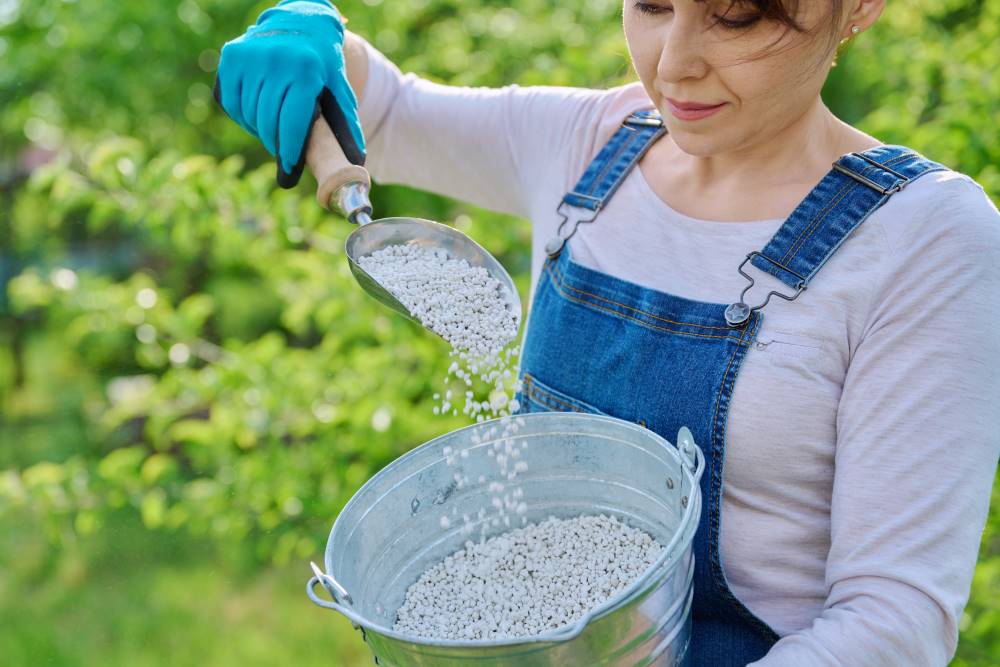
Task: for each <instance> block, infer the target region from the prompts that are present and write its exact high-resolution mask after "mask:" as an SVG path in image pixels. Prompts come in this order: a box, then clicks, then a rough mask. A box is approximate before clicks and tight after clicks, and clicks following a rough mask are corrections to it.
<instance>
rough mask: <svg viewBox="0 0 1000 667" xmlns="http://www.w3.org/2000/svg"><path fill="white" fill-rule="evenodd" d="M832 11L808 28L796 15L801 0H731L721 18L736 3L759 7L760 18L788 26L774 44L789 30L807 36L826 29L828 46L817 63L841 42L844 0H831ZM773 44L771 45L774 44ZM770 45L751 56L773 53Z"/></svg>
mask: <svg viewBox="0 0 1000 667" xmlns="http://www.w3.org/2000/svg"><path fill="white" fill-rule="evenodd" d="M830 4H831V11H830V15H829V17H828V18H827V20H826V21H820V22H819V23H818V24H817V25H816V26H814V27H813V28H810V29H807V28H805V27H803V26H801V25H799V23H798V21H796V20H795V18H794V16H795V15H796V14H797V13H798V9H799V0H731V1H730V3H729V7H728V8H726V11H725V12H723V13H722V16H721V17H720V18H725V16H726V14H728V13H729V11H730V10H731V9H732V8H733V7H734V6H736V5H753V6H754V7H756V8H757V12H758V17H759V19H758V20H763V21H772V22H776V23H780V24H782V25H784V26H786V30H785V31H784V32H782V33H781V34H780V35H779V36H778V38H777V39H776V40H775V41H774V44H777V43H778V42H780V41H781V40H782V39H783V38H784V36H785V35H786V34H787V33H788V31H789V30H794V31H795V32H797V33H799V34H801V35H804V36H806V37H810V38H811V37H816V36H817V35H819V34H820V33H822V32H823V31H824V29H825V30H826V31H828V33H829V34H828V35H827V44H826V48H825V49H824V50H823V54H824V55H823V58H822V59H820V61H819V62H818V63H817V65H819V64H820V63H823V62H825V60H826V59H827V58H828V57H829V56H830V55H831V54H832V53H833V49H835V48H836V47H837V44H838V43H839V42H840V30H839V29H838V28H839V18H840V14H841V12H842V10H843V8H844V0H831V1H830ZM774 44H772V45H771V46H774ZM773 53H777V52H772V51H771V50H770V47H768V48H766V49H765V50H764V52H763V53H762V54H760V55H757V56H755V57H754V58H750V59H751V60H754V59H756V58H760V57H764V56H767V55H773Z"/></svg>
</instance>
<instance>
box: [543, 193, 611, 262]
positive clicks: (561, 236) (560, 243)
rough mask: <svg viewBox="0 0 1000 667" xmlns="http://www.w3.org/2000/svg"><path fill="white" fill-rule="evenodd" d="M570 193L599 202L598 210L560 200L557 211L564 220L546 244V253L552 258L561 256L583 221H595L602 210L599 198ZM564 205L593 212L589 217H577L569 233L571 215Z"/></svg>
mask: <svg viewBox="0 0 1000 667" xmlns="http://www.w3.org/2000/svg"><path fill="white" fill-rule="evenodd" d="M570 194H573V195H575V196H577V197H583V198H584V199H590V200H592V201H595V202H597V210H596V211H590V209H586V208H581V207H579V206H572V205H570V204H567V203H566V202H565V201H561V202H559V205H558V206H556V213H558V214H559V215H561V216H562V222H560V223H559V228H558V229H557V230H556V235H555V236H553V237H552V238H551V239H549V240H548V242H547V243H546V244H545V254H546V255H548V256H549V257H550V258H551V259H555V258H556V257H558V256H559V253H561V252H562V249H563V247H564V246H565V245H566V242H567V241H569V240H570V239H571V238H573V235H574V234H576V230H577V228H578V227H579V226H580V225H581V224H582V223H585V222H593V221H594V219H595V218H596V217H597V214H598V212H599V211H600V210H601V200H600V199H598V198H597V197H591V196H590V195H582V194H580V193H579V192H572V193H570ZM563 206H570V208H573V209H575V210H577V211H589V212H590V213H591V216H590V217H589V218H584V217H581V218H577V219H575V220H574V221H573V227H572V229H570V230H569V233H565V232H564V230H565V229H566V225H567V224H568V223H569V220H570V216H569V214H568V213H566V212H565V211H563Z"/></svg>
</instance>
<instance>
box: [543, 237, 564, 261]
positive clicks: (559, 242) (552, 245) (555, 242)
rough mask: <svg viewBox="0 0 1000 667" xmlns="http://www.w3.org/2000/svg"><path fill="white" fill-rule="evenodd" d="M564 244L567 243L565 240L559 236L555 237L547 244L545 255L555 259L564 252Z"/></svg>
mask: <svg viewBox="0 0 1000 667" xmlns="http://www.w3.org/2000/svg"><path fill="white" fill-rule="evenodd" d="M564 243H566V241H565V240H564V239H562V238H560V237H558V236H553V237H552V238H550V239H549V240H548V242H547V243H546V244H545V254H547V255H548V256H549V257H555V256H556V255H558V254H559V253H560V252H561V251H562V248H563V244H564Z"/></svg>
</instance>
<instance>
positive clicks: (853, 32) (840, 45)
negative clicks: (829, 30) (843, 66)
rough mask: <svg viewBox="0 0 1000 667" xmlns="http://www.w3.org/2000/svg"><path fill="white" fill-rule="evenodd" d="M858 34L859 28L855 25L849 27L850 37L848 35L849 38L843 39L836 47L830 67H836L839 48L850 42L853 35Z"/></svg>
mask: <svg viewBox="0 0 1000 667" xmlns="http://www.w3.org/2000/svg"><path fill="white" fill-rule="evenodd" d="M859 32H861V28H859V27H858V26H856V25H852V26H851V35H850V37H845V38H844V39H842V40H840V44H838V45H837V52H836V53H835V54H834V56H833V62H832V63H830V67H836V66H837V58H839V57H840V50H841V47H843V46H844V44H846V43H847V42H849V41H851V37H853V36H854V35H857V34H858V33H859Z"/></svg>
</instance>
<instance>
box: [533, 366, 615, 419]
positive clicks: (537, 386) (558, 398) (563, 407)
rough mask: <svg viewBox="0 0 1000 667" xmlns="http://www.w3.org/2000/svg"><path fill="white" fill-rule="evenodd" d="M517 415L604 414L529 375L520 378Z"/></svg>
mask: <svg viewBox="0 0 1000 667" xmlns="http://www.w3.org/2000/svg"><path fill="white" fill-rule="evenodd" d="M517 400H518V402H519V403H520V408H519V409H518V412H519V413H522V414H524V413H530V412H586V413H589V414H594V415H603V414H605V413H604V412H602V411H600V410H598V409H597V408H595V407H594V406H592V405H590V404H588V403H584V402H583V401H580V400H578V399H575V398H573V397H572V396H569V395H567V394H564V393H563V392H561V391H559V390H557V389H553V388H552V387H550V386H549V385H547V384H545V383H543V382H540V381H539V380H538V378H536V377H535V376H534V375H532V374H531V373H525V374H524V377H523V378H522V386H521V391H520V392H519V393H518V395H517Z"/></svg>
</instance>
